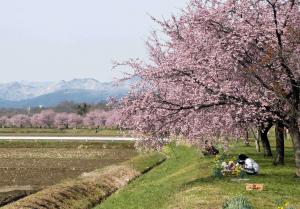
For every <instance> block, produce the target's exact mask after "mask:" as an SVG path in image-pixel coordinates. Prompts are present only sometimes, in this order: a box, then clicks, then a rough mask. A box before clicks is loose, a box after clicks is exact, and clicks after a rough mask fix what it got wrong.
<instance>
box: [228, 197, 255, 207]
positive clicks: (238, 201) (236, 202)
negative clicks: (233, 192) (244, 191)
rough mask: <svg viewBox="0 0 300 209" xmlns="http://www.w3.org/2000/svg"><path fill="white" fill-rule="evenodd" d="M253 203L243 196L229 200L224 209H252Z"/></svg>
mask: <svg viewBox="0 0 300 209" xmlns="http://www.w3.org/2000/svg"><path fill="white" fill-rule="evenodd" d="M252 208H253V207H252V205H251V203H250V202H249V201H248V200H247V199H246V198H245V197H243V196H237V197H233V198H231V199H228V200H226V201H225V202H224V204H223V209H252Z"/></svg>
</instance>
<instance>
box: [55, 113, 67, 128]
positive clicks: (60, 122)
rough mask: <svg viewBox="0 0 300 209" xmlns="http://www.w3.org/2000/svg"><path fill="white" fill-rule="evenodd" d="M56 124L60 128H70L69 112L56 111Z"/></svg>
mask: <svg viewBox="0 0 300 209" xmlns="http://www.w3.org/2000/svg"><path fill="white" fill-rule="evenodd" d="M54 126H55V127H56V128H59V129H65V128H69V115H68V113H65V112H63V113H56V115H55V117H54Z"/></svg>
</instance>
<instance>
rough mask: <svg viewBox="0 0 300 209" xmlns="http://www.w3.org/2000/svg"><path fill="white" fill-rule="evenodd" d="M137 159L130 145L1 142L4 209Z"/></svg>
mask: <svg viewBox="0 0 300 209" xmlns="http://www.w3.org/2000/svg"><path fill="white" fill-rule="evenodd" d="M134 155H136V152H135V150H134V149H133V143H129V142H114V143H111V142H90V143H82V142H0V206H3V205H5V204H7V203H9V202H11V201H14V200H16V199H19V198H22V197H24V196H26V195H28V194H30V193H34V192H36V191H38V190H40V189H42V188H45V187H47V186H49V185H53V184H55V183H58V182H61V181H63V180H66V179H68V178H74V177H77V176H79V175H80V174H82V173H84V172H89V171H92V170H95V169H98V168H102V167H104V166H107V165H111V164H115V163H119V162H122V161H125V160H128V159H130V158H132V157H133V156H134Z"/></svg>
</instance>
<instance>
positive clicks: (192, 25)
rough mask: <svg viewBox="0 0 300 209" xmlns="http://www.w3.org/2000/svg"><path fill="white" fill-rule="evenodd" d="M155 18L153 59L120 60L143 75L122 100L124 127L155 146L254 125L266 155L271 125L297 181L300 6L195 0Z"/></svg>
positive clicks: (264, 0) (211, 138)
mask: <svg viewBox="0 0 300 209" xmlns="http://www.w3.org/2000/svg"><path fill="white" fill-rule="evenodd" d="M154 20H155V21H156V22H157V23H158V24H160V25H161V27H162V32H163V33H164V35H163V36H162V37H164V38H163V39H160V38H159V36H157V35H156V33H153V36H152V37H151V38H150V40H149V42H148V48H149V54H150V59H151V62H149V63H144V62H141V61H140V60H130V61H128V62H126V63H122V64H127V65H129V66H130V67H131V68H132V69H133V70H134V75H133V76H135V77H138V78H139V79H138V83H137V85H136V86H135V88H134V89H132V92H131V94H130V95H129V96H128V97H126V98H124V99H123V100H122V102H121V107H122V108H121V111H122V125H123V126H124V127H126V128H130V129H134V130H135V131H136V132H137V133H142V136H141V137H142V139H143V140H144V142H145V143H146V144H147V145H148V146H155V147H160V146H161V145H162V144H164V143H165V142H166V141H165V139H166V138H168V137H169V136H171V135H173V136H183V137H184V138H187V139H188V140H189V142H191V143H198V144H203V145H204V144H207V143H208V142H210V143H214V142H215V140H216V139H219V138H223V139H224V140H228V139H231V138H236V137H241V136H243V135H244V133H245V130H247V129H248V128H249V127H255V128H256V129H257V130H259V136H260V138H261V141H262V144H263V147H264V150H265V155H266V156H268V155H271V154H272V153H271V152H270V151H271V150H270V143H269V141H268V138H267V137H268V135H267V134H268V132H269V130H270V128H271V127H272V126H273V125H275V126H276V136H277V138H278V143H277V145H278V148H279V149H278V152H277V153H279V154H280V151H281V150H282V147H284V141H283V137H282V136H283V134H282V133H283V130H284V128H286V129H288V131H289V134H290V135H291V138H292V140H293V145H294V150H295V163H296V168H297V172H296V173H297V175H298V176H300V129H299V105H300V8H299V1H295V0H227V1H224V0H205V1H204V0H203V1H201V0H191V1H190V3H189V4H188V6H187V8H186V9H184V10H183V11H182V13H181V15H180V16H179V17H178V18H176V17H172V18H171V19H169V20H164V21H159V20H156V19H154ZM224 143H226V142H225V141H224ZM281 154H282V153H281Z"/></svg>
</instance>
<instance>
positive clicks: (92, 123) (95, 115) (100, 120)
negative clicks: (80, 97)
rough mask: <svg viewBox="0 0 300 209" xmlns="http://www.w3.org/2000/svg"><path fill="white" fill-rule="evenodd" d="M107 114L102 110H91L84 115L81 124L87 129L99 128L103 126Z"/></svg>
mask: <svg viewBox="0 0 300 209" xmlns="http://www.w3.org/2000/svg"><path fill="white" fill-rule="evenodd" d="M106 117H107V113H106V112H105V111H102V110H93V111H91V112H89V113H87V114H86V116H85V118H84V120H83V123H84V125H85V126H86V127H88V128H100V127H104V126H105V122H106Z"/></svg>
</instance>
